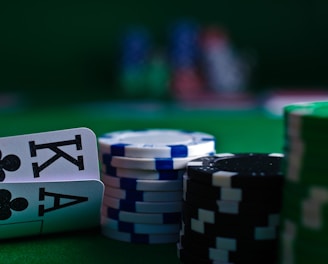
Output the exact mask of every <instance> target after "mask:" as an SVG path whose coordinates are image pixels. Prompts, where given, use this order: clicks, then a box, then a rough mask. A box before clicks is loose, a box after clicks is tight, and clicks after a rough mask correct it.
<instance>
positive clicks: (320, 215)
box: [280, 102, 328, 264]
mask: <svg viewBox="0 0 328 264" xmlns="http://www.w3.org/2000/svg"><path fill="white" fill-rule="evenodd" d="M327 125H328V102H309V103H296V104H291V105H288V106H286V107H285V108H284V152H285V153H284V154H285V160H284V164H283V165H284V166H283V167H284V170H285V175H286V176H285V184H284V188H283V199H282V202H283V203H282V210H281V243H280V244H281V248H280V250H281V260H282V261H284V262H285V263H287V262H290V263H291V262H293V263H295V264H298V263H310V262H311V261H312V260H314V259H315V262H316V263H325V262H326V261H327V259H328V255H327V251H326V247H327V245H328V236H327V235H328V221H327V220H328V208H327V205H328V180H327V174H328V166H327V162H326V159H325V151H324V150H325V149H326V148H327V146H328V140H327V139H328V138H327V132H328V126H327Z"/></svg>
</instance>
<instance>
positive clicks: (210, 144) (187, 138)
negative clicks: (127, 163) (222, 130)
mask: <svg viewBox="0 0 328 264" xmlns="http://www.w3.org/2000/svg"><path fill="white" fill-rule="evenodd" d="M98 141H99V147H100V150H101V151H102V152H105V153H108V154H110V155H112V156H123V157H130V158H184V157H190V156H200V155H205V154H207V153H209V152H212V151H213V149H214V148H215V138H214V137H213V136H212V135H209V134H206V133H201V132H192V131H182V130H171V129H151V130H137V131H133V130H132V131H130V130H127V131H118V132H111V133H106V134H104V135H102V136H100V137H99V140H98Z"/></svg>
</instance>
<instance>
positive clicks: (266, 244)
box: [179, 231, 279, 252]
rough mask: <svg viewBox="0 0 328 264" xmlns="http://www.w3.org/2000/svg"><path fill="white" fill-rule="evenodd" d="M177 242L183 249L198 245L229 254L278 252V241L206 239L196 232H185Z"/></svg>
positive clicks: (225, 238)
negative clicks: (254, 251) (221, 250)
mask: <svg viewBox="0 0 328 264" xmlns="http://www.w3.org/2000/svg"><path fill="white" fill-rule="evenodd" d="M179 242H180V244H181V245H182V246H183V247H186V248H188V247H192V246H195V245H198V246H199V247H203V248H206V247H207V248H210V247H211V248H221V249H224V250H229V251H231V252H241V251H242V250H248V251H252V250H262V249H264V250H265V249H271V250H278V245H279V240H278V239H273V240H262V241H254V240H243V239H235V238H229V237H220V236H217V237H206V236H203V235H200V234H198V233H196V232H191V231H189V232H186V233H185V234H181V233H180V236H179Z"/></svg>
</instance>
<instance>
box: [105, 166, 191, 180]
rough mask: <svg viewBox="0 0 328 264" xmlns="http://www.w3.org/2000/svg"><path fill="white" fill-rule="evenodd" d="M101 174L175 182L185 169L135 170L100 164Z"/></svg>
mask: <svg viewBox="0 0 328 264" xmlns="http://www.w3.org/2000/svg"><path fill="white" fill-rule="evenodd" d="M101 167H102V172H103V173H105V174H108V175H112V176H115V177H122V178H131V179H140V180H177V179H181V178H182V176H183V174H184V173H185V171H186V170H185V169H181V170H137V169H125V168H120V167H113V166H111V165H109V164H102V166H101Z"/></svg>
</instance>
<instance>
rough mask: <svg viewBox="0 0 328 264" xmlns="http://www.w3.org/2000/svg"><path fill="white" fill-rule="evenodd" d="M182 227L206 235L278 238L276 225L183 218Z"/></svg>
mask: <svg viewBox="0 0 328 264" xmlns="http://www.w3.org/2000/svg"><path fill="white" fill-rule="evenodd" d="M183 223H184V228H185V231H186V230H191V231H194V232H197V233H199V234H203V235H206V236H209V235H211V236H214V235H215V236H222V237H230V238H235V239H244V240H247V239H249V240H272V239H277V238H278V227H277V226H256V225H254V226H246V227H245V226H226V225H218V224H217V223H215V224H211V223H207V222H204V221H201V220H198V219H194V218H190V219H183Z"/></svg>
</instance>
